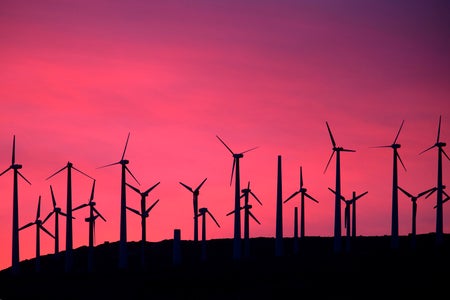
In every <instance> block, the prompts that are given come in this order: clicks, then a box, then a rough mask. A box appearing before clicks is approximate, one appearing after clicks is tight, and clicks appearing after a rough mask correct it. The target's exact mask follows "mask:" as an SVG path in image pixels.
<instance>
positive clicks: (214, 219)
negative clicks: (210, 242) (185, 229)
mask: <svg viewBox="0 0 450 300" xmlns="http://www.w3.org/2000/svg"><path fill="white" fill-rule="evenodd" d="M206 212H207V213H208V215H209V216H210V217H211V219H213V221H214V223H216V225H217V227H220V225H219V223H218V222H217V220H216V218H214V216H213V215H212V214H211V213H210V212H209V210H206Z"/></svg>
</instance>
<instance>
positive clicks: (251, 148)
mask: <svg viewBox="0 0 450 300" xmlns="http://www.w3.org/2000/svg"><path fill="white" fill-rule="evenodd" d="M257 148H259V147H258V146H256V147H253V148H250V149H248V150H245V151H244V152H241V154H244V153H246V152H249V151H252V150H255V149H257Z"/></svg>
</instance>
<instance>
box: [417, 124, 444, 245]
mask: <svg viewBox="0 0 450 300" xmlns="http://www.w3.org/2000/svg"><path fill="white" fill-rule="evenodd" d="M440 134H441V116H439V126H438V132H437V139H436V143H435V144H434V145H433V146H431V147H429V148H427V149H425V150H424V151H422V152H420V153H419V154H422V153H424V152H426V151H428V150H431V149H433V148H435V147H436V148H437V149H438V174H437V186H436V188H437V190H436V244H437V245H438V246H440V245H441V244H442V243H443V241H444V230H443V211H442V202H443V200H442V198H443V190H444V188H443V185H442V154H444V155H445V157H447V159H448V160H450V158H449V157H448V155H447V153H445V151H444V149H443V148H444V147H445V146H446V145H447V144H446V143H444V142H441V141H440V140H439V138H440Z"/></svg>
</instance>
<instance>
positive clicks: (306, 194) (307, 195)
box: [305, 193, 319, 203]
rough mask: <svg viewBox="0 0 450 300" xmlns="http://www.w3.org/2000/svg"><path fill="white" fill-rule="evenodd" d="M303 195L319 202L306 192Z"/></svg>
mask: <svg viewBox="0 0 450 300" xmlns="http://www.w3.org/2000/svg"><path fill="white" fill-rule="evenodd" d="M305 196H306V197H308V198H309V199H311V200H312V201H314V202H317V203H319V201H317V200H316V199H314V198H313V197H312V196H310V195H309V194H308V193H305Z"/></svg>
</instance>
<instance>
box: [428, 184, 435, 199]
mask: <svg viewBox="0 0 450 300" xmlns="http://www.w3.org/2000/svg"><path fill="white" fill-rule="evenodd" d="M436 191H437V188H436V187H434V188H432V189H430V192H429V193H428V195H426V196H425V199H426V198H428V197H430V196H431V195H433V193H434V192H436Z"/></svg>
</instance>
